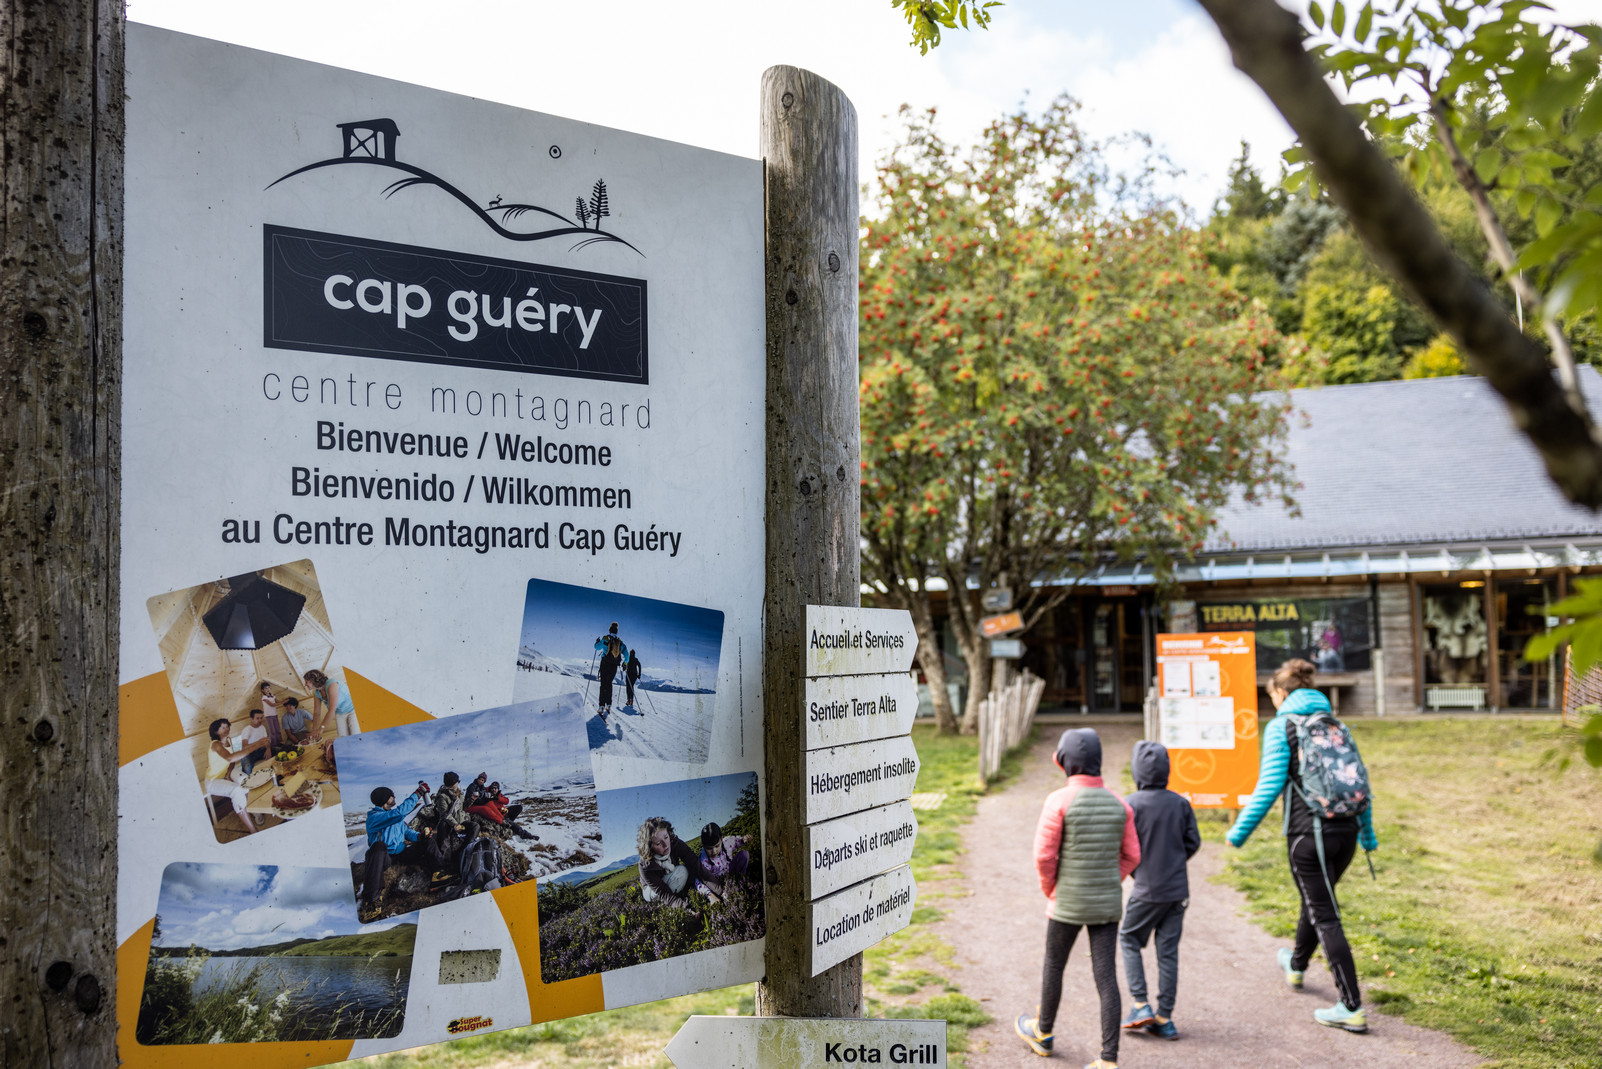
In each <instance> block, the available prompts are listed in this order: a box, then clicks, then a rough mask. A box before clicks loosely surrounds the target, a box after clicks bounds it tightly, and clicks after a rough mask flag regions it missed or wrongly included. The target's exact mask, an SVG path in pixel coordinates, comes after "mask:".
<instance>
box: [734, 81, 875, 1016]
mask: <svg viewBox="0 0 1602 1069" xmlns="http://www.w3.org/2000/svg"><path fill="white" fill-rule="evenodd" d="M762 156H763V159H764V160H765V161H766V168H767V177H766V183H767V261H766V262H767V359H768V384H767V424H768V427H767V594H766V604H765V610H764V617H765V628H764V639H763V651H764V653H763V656H764V662H763V664H764V670H763V677H764V678H763V692H764V703H765V709H766V714H765V718H764V719H765V728H764V736H765V743H766V749H767V756H766V775H765V779H766V782H767V841H766V844H765V856H766V858H767V872H766V873H765V878H766V880H767V924H768V936H767V977H766V979H765V980H764V981H763V982H761V983H759V984H758V985H757V1013H759V1014H764V1015H774V1016H787V1017H860V1016H861V1015H862V957H861V955H860V954H859V955H855V956H853V957H851V958H849V959H847V960H846V961H844V962H841V963H840V964H839V965H836V966H834V967H833V968H830V969H828V970H826V971H824V972H822V973H820V974H819V975H818V976H816V977H812V976H810V975H809V969H808V968H807V950H808V942H809V940H810V938H811V931H810V925H809V922H808V916H809V912H808V898H807V858H806V857H805V856H804V849H805V848H804V847H803V846H802V845H801V844H802V843H803V841H804V837H803V835H802V830H803V825H804V816H803V813H804V790H803V788H804V785H803V783H802V768H803V763H802V760H801V757H802V754H803V752H804V751H805V749H806V747H805V741H804V736H803V724H802V708H803V705H802V695H803V689H804V674H803V673H804V660H803V653H804V646H805V641H806V606H807V605H808V604H809V603H810V604H814V605H853V606H854V605H857V604H859V603H860V596H859V595H860V583H861V578H860V576H861V571H860V560H859V556H860V549H859V544H858V530H859V514H860V508H859V505H860V499H861V487H860V480H861V474H860V472H861V444H860V441H859V438H858V422H857V226H858V212H857V117H856V109H854V108H853V107H852V106H851V102H850V101H849V100H848V99H846V96H845V94H844V93H842V92H841V91H840V90H839V89H838V88H836V87H835V86H833V85H831V84H830V83H829V82H827V81H825V80H824V79H822V78H819V77H818V76H817V75H815V74H811V73H809V72H807V71H803V70H798V69H796V68H794V67H770V68H769V69H768V70H767V72H766V73H764V74H763V76H762Z"/></svg>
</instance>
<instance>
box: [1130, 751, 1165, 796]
mask: <svg viewBox="0 0 1602 1069" xmlns="http://www.w3.org/2000/svg"><path fill="white" fill-rule="evenodd" d="M1129 772H1130V775H1132V776H1134V777H1135V787H1136V789H1137V790H1145V789H1146V788H1147V787H1166V786H1168V747H1166V746H1164V745H1163V744H1162V743H1160V742H1150V741H1147V740H1142V741H1141V742H1137V743H1135V754H1134V756H1133V757H1131V758H1130V759H1129Z"/></svg>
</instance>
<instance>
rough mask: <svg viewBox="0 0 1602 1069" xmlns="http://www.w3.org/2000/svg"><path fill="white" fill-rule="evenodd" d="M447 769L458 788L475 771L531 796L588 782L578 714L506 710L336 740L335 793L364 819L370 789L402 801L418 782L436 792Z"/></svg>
mask: <svg viewBox="0 0 1602 1069" xmlns="http://www.w3.org/2000/svg"><path fill="white" fill-rule="evenodd" d="M447 770H449V771H452V772H455V773H456V774H457V775H458V776H460V777H461V779H462V783H463V785H464V787H465V785H466V784H467V782H468V781H469V780H471V779H472V778H473V777H475V776H477V775H478V774H479V773H480V772H488V773H489V778H490V779H492V780H498V781H499V782H500V783H501V785H502V786H503V787H527V788H529V789H538V788H539V787H540V786H541V785H542V784H555V783H560V782H564V781H572V780H575V779H585V778H588V777H589V776H590V774H591V773H590V748H589V740H588V736H587V735H586V734H585V730H584V710H583V707H582V706H579V705H574V706H573V707H572V708H570V709H562V710H549V711H541V706H538V705H534V704H523V705H508V706H504V707H502V708H499V709H485V710H483V711H481V712H476V713H462V714H461V715H459V716H445V717H440V718H439V719H437V720H424V721H423V722H421V723H418V724H404V725H401V726H400V727H393V728H385V729H384V730H382V731H368V732H365V733H363V734H361V735H354V736H352V737H350V738H348V739H341V740H339V788H340V793H341V796H342V797H343V799H344V802H345V809H346V810H347V811H348V812H350V813H354V814H365V813H366V812H367V810H368V808H369V807H370V806H371V804H372V792H373V788H374V787H388V788H389V789H390V790H392V791H394V792H395V796H396V798H397V799H399V800H401V801H404V800H405V798H406V795H408V794H410V793H411V792H412V791H414V790H416V789H417V781H418V780H425V781H427V783H428V785H429V786H430V787H433V788H438V787H439V785H440V782H441V777H442V776H443V774H444V773H445V772H446V771H447Z"/></svg>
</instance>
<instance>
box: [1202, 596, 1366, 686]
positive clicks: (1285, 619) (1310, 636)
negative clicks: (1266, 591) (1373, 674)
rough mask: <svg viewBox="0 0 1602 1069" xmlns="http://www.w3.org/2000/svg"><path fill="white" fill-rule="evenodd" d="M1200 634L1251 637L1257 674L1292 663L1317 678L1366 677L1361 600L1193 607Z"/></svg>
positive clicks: (1257, 600) (1363, 603) (1248, 602)
mask: <svg viewBox="0 0 1602 1069" xmlns="http://www.w3.org/2000/svg"><path fill="white" fill-rule="evenodd" d="M1196 614H1197V617H1198V619H1199V622H1200V624H1201V629H1202V630H1203V631H1254V632H1256V634H1257V670H1258V671H1259V672H1272V671H1273V670H1274V669H1276V668H1278V667H1279V666H1280V665H1282V664H1284V663H1285V662H1286V661H1288V660H1290V659H1292V658H1293V657H1300V658H1302V659H1303V660H1307V661H1311V662H1313V664H1314V665H1316V666H1317V667H1318V670H1319V671H1320V672H1330V673H1335V674H1342V673H1346V672H1366V671H1368V670H1369V668H1370V667H1371V666H1372V656H1371V654H1372V651H1373V648H1374V640H1373V633H1372V628H1371V627H1370V606H1369V600H1368V599H1367V598H1362V597H1357V598H1254V599H1250V600H1240V601H1217V602H1203V603H1201V604H1199V605H1197V606H1196Z"/></svg>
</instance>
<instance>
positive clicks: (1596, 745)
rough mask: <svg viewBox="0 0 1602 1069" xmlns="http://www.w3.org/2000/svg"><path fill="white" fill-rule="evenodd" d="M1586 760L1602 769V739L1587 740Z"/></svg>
mask: <svg viewBox="0 0 1602 1069" xmlns="http://www.w3.org/2000/svg"><path fill="white" fill-rule="evenodd" d="M1585 760H1586V762H1587V763H1589V764H1591V765H1594V766H1596V767H1599V768H1602V739H1586V740H1585Z"/></svg>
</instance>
